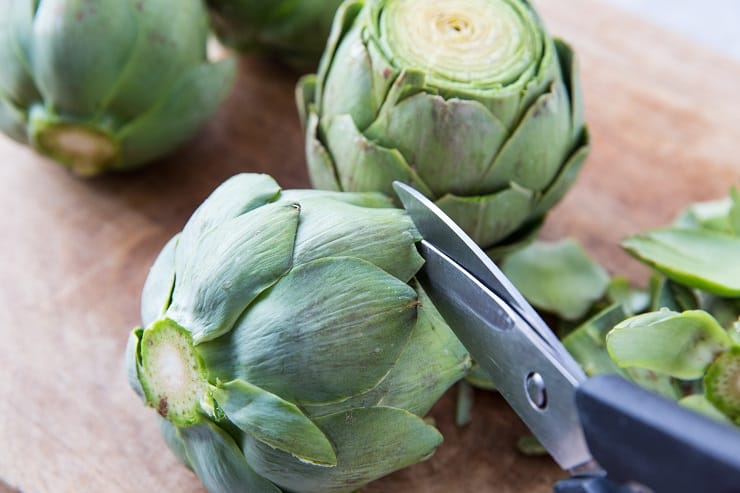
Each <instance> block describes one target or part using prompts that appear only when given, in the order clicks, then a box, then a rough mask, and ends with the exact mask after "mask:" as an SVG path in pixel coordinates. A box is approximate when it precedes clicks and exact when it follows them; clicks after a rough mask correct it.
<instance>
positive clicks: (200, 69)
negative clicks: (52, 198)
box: [0, 0, 236, 176]
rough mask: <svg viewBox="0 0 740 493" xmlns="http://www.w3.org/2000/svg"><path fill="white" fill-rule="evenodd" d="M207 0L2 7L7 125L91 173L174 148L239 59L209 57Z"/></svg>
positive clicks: (0, 121)
mask: <svg viewBox="0 0 740 493" xmlns="http://www.w3.org/2000/svg"><path fill="white" fill-rule="evenodd" d="M208 35H209V30H208V17H207V14H206V11H205V8H204V7H203V5H202V3H201V1H200V0H98V1H96V2H80V1H73V0H17V1H13V2H7V5H5V6H4V12H3V15H2V16H0V67H2V70H0V130H2V131H3V132H4V133H6V134H8V135H9V136H10V137H12V138H14V139H15V140H17V141H19V142H22V143H25V144H30V145H32V146H33V147H34V148H35V149H37V150H38V151H40V152H41V153H43V154H45V155H47V156H49V157H51V158H53V159H55V160H57V161H59V162H61V163H62V164H64V165H65V166H67V167H68V168H70V169H71V170H72V171H74V172H75V173H77V174H79V175H82V176H91V175H96V174H99V173H101V172H103V171H106V170H114V169H125V168H130V167H133V166H137V165H140V164H143V163H146V162H148V161H151V160H153V159H154V158H156V157H159V156H161V155H162V154H164V153H166V152H168V151H170V150H172V149H173V148H174V147H176V146H177V145H178V144H180V143H181V142H183V141H184V140H185V139H187V138H188V137H190V135H191V134H193V133H194V132H195V131H196V130H197V129H198V127H199V126H200V125H201V124H202V123H203V122H204V121H205V120H206V119H207V118H208V117H209V116H210V115H211V114H212V113H213V112H214V111H215V109H216V107H217V106H218V105H219V103H220V102H221V100H222V99H223V98H224V97H225V95H226V94H227V92H228V90H229V89H230V87H231V85H232V82H233V80H234V78H235V74H236V65H235V62H234V61H233V60H231V59H224V60H220V61H218V62H213V63H212V62H210V61H209V60H208V59H207V53H206V48H207V40H208Z"/></svg>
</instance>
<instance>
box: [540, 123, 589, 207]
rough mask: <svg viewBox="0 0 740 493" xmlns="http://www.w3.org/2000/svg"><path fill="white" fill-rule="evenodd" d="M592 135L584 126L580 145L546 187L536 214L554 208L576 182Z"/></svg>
mask: <svg viewBox="0 0 740 493" xmlns="http://www.w3.org/2000/svg"><path fill="white" fill-rule="evenodd" d="M590 138H591V137H590V135H589V133H588V129H586V128H584V129H583V131H582V133H581V140H580V142H579V146H578V147H577V148H576V150H575V151H574V152H573V154H571V156H570V158H568V160H567V161H566V162H565V164H564V165H563V167H562V168H560V171H559V172H558V174H557V176H555V179H554V180H553V182H552V183H551V184H550V185H549V186H548V187H547V188H546V189H545V192H544V193H543V194H542V195H541V196H540V198H539V199H538V200H537V204H536V206H535V209H534V212H533V213H532V214H533V215H534V216H539V215H544V214H546V213H547V211H549V210H550V209H552V208H553V207H554V206H555V204H557V203H558V202H560V200H561V199H562V198H563V197H565V194H566V193H567V192H568V190H569V189H570V187H571V186H572V185H573V183H575V181H576V177H577V176H578V173H579V172H580V171H581V168H582V167H583V163H584V162H585V161H586V157H587V156H588V153H589V151H590Z"/></svg>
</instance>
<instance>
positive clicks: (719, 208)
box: [672, 197, 733, 233]
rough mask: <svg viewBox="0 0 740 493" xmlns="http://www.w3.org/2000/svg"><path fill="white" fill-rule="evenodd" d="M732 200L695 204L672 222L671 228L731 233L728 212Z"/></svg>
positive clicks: (729, 198)
mask: <svg viewBox="0 0 740 493" xmlns="http://www.w3.org/2000/svg"><path fill="white" fill-rule="evenodd" d="M731 208H732V198H731V197H726V198H724V199H721V200H710V201H706V202H696V203H694V204H691V205H690V206H688V207H687V208H686V209H685V210H683V211H682V212H681V213H680V214H679V215H678V216H677V217H676V218H675V219H674V220H673V224H672V226H673V227H675V228H679V229H710V230H713V231H718V232H723V233H732V232H733V231H732V226H731V224H730V210H731Z"/></svg>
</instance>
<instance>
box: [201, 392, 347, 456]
mask: <svg viewBox="0 0 740 493" xmlns="http://www.w3.org/2000/svg"><path fill="white" fill-rule="evenodd" d="M212 394H213V397H214V399H216V402H217V403H218V405H219V406H220V408H221V409H222V410H223V412H224V413H225V414H226V417H227V418H229V421H231V422H232V423H234V424H235V425H236V426H237V427H239V429H241V430H242V431H243V432H244V433H246V434H248V435H250V436H252V437H254V438H255V439H257V440H259V441H260V442H263V443H265V444H267V445H269V446H270V447H272V448H275V449H278V450H282V451H283V452H287V453H289V454H290V455H292V456H294V457H296V458H297V459H298V460H300V461H301V462H307V463H310V464H315V465H320V466H334V465H336V463H337V457H336V455H335V453H334V449H333V448H332V446H331V443H330V442H329V440H328V439H327V438H326V436H325V435H324V433H323V432H322V431H321V430H320V429H319V428H318V427H317V426H316V425H315V424H314V423H313V421H311V420H310V419H309V418H308V417H306V415H305V414H303V412H302V411H301V410H300V409H299V408H298V406H296V405H295V404H292V403H290V402H288V401H285V400H283V399H281V398H280V397H278V396H276V395H275V394H272V393H270V392H267V391H266V390H263V389H261V388H259V387H257V386H255V385H252V384H250V383H248V382H245V381H243V380H232V381H231V382H226V383H224V384H221V385H219V386H218V387H215V388H213V390H212Z"/></svg>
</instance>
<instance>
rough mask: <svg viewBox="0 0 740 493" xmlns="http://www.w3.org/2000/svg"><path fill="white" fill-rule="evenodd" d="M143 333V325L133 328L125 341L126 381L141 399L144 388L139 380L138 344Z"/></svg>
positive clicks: (139, 360)
mask: <svg viewBox="0 0 740 493" xmlns="http://www.w3.org/2000/svg"><path fill="white" fill-rule="evenodd" d="M143 333H144V328H143V327H137V328H135V329H134V330H132V331H131V333H130V334H129V336H128V341H127V342H126V376H127V377H128V383H129V385H130V386H131V388H132V389H133V390H134V392H135V393H136V395H138V396H139V397H141V398H142V399H144V389H143V388H142V386H141V381H140V380H139V367H140V366H141V358H140V353H139V344H140V343H141V336H142V334H143Z"/></svg>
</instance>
